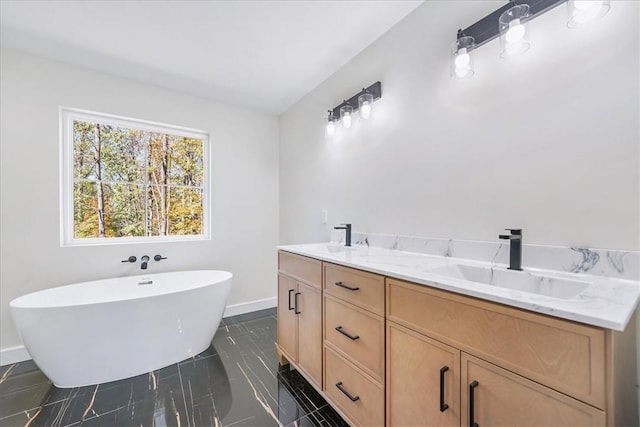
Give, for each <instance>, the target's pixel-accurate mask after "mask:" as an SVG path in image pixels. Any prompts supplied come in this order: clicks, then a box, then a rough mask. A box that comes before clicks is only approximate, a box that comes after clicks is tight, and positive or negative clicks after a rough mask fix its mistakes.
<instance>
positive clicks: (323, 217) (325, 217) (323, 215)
mask: <svg viewBox="0 0 640 427" xmlns="http://www.w3.org/2000/svg"><path fill="white" fill-rule="evenodd" d="M328 221H329V212H327V210H326V209H323V210H321V211H320V223H321V224H326V223H327V222H328Z"/></svg>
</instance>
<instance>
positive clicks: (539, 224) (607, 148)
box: [280, 1, 640, 250]
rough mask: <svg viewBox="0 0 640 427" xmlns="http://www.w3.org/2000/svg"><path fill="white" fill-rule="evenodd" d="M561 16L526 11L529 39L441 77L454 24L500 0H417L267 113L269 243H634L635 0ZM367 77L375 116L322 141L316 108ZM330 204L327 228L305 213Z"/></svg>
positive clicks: (487, 51)
mask: <svg viewBox="0 0 640 427" xmlns="http://www.w3.org/2000/svg"><path fill="white" fill-rule="evenodd" d="M612 3H613V5H612V8H611V11H610V13H609V14H608V15H607V16H606V17H605V18H604V19H602V20H601V21H598V22H596V23H593V24H592V25H591V26H590V27H586V28H583V29H579V30H568V29H567V28H566V7H565V5H561V6H559V7H557V8H556V9H554V10H552V11H550V12H548V13H546V14H545V15H542V16H540V17H538V18H536V19H535V20H533V21H532V22H531V23H530V29H531V41H532V47H531V49H530V51H529V52H528V53H527V54H526V55H524V56H522V57H520V58H517V59H512V60H502V59H500V58H499V56H498V40H494V41H492V42H490V43H489V44H487V45H485V46H483V47H481V48H479V49H478V50H477V51H476V52H475V54H476V58H475V59H476V64H475V65H476V75H475V76H474V77H473V78H472V79H470V80H467V81H454V80H452V79H451V78H450V77H449V46H450V44H451V42H452V41H454V39H455V33H456V30H457V29H458V28H461V27H462V28H464V27H466V26H468V25H470V24H472V23H473V22H475V21H477V20H478V19H480V18H482V17H484V16H485V15H487V14H488V13H490V12H491V11H493V10H495V9H496V8H497V7H499V6H501V5H502V4H504V2H487V1H429V2H426V3H425V4H423V5H422V6H420V7H419V8H418V9H416V11H415V12H413V13H412V14H410V15H409V16H408V17H407V18H405V19H404V20H403V21H401V22H400V23H399V24H398V25H396V26H395V27H393V28H392V29H391V30H390V31H388V32H387V33H386V34H384V35H383V36H382V37H380V38H379V39H378V40H377V41H376V42H375V43H373V44H372V45H370V46H369V47H368V48H367V49H365V50H364V51H363V52H362V53H361V54H360V55H359V56H357V57H356V58H355V59H354V60H352V61H351V62H349V63H348V64H347V65H346V66H344V67H343V68H342V69H340V70H339V71H338V72H336V73H335V74H334V75H333V76H332V77H330V78H329V79H327V80H326V81H325V82H324V83H322V84H321V85H320V86H319V87H318V88H316V89H315V90H313V91H312V92H311V93H309V94H308V95H307V96H305V97H304V98H303V99H302V100H301V101H299V102H298V103H297V104H296V105H295V106H294V107H292V108H291V109H290V110H289V111H287V112H286V113H285V114H284V115H283V116H281V118H280V135H281V141H280V241H281V243H294V242H312V241H326V240H328V239H329V229H330V227H332V226H333V225H336V224H337V223H340V222H351V223H353V224H354V228H355V229H356V230H359V231H368V232H386V233H399V234H413V235H421V236H433V237H451V238H460V239H478V240H495V239H496V238H497V235H498V233H500V232H501V231H502V229H503V228H505V227H522V228H524V235H525V242H526V243H536V244H550V245H561V246H571V245H585V246H591V247H598V248H615V249H632V250H638V249H640V242H639V239H640V229H639V222H640V221H639V214H640V212H639V203H640V199H639V197H640V187H639V179H640V175H639V173H640V159H639V154H640V152H639V145H640V144H639V140H640V136H639V126H640V122H639V121H640V119H639V116H640V110H639V82H638V80H639V77H638V76H639V75H640V70H639V66H638V60H639V54H638V52H639V34H638V27H639V25H640V22H639V11H638V7H639V3H638V2H636V1H627V2H622V1H613V2H612ZM376 80H380V81H381V82H382V88H383V96H382V99H380V100H379V101H377V102H376V108H377V114H378V115H377V117H376V121H375V122H373V123H370V124H367V125H366V126H360V127H359V128H358V129H352V130H351V131H350V132H348V134H345V135H343V137H342V139H341V140H338V141H336V140H334V141H331V142H327V141H325V139H324V136H323V123H322V121H323V119H324V117H325V115H326V110H327V109H328V108H333V107H334V106H335V105H337V104H339V103H340V102H341V100H342V99H344V98H347V97H349V96H351V95H353V94H354V93H356V92H357V91H358V90H359V89H360V88H362V87H363V86H366V85H369V84H371V83H373V82H375V81H376ZM322 209H327V210H328V211H329V224H328V225H322V224H321V223H320V211H321V210H322Z"/></svg>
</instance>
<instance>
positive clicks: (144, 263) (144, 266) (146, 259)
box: [140, 255, 149, 270]
mask: <svg viewBox="0 0 640 427" xmlns="http://www.w3.org/2000/svg"><path fill="white" fill-rule="evenodd" d="M140 261H142V264H140V268H141V269H142V270H146V269H147V263H148V262H149V255H143V256H142V258H140Z"/></svg>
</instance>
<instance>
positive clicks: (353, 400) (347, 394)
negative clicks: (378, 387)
mask: <svg viewBox="0 0 640 427" xmlns="http://www.w3.org/2000/svg"><path fill="white" fill-rule="evenodd" d="M336 387H338V390H340V391H341V392H343V393H344V394H345V396H347V397H348V398H349V399H351V401H352V402H355V401H357V400H360V396H353V395H352V394H351V393H349V392H348V391H347V390H345V389H344V387H342V381H340V382H339V383H336Z"/></svg>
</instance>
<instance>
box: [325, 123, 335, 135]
mask: <svg viewBox="0 0 640 427" xmlns="http://www.w3.org/2000/svg"><path fill="white" fill-rule="evenodd" d="M334 133H336V125H335V123H334V122H329V123H327V136H333V134H334Z"/></svg>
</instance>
